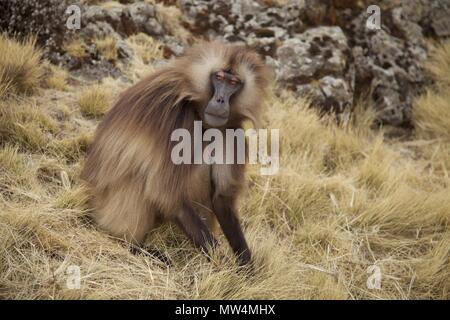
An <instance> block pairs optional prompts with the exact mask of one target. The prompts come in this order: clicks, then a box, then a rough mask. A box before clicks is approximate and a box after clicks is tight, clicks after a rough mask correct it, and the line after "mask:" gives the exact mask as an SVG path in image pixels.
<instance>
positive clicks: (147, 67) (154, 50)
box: [124, 33, 163, 81]
mask: <svg viewBox="0 0 450 320" xmlns="http://www.w3.org/2000/svg"><path fill="white" fill-rule="evenodd" d="M126 41H127V42H128V44H129V45H130V47H131V48H132V49H133V51H134V53H135V54H134V56H133V59H132V61H131V63H130V64H129V65H128V66H126V68H125V70H124V71H125V73H126V74H127V75H128V76H129V77H130V78H131V79H132V80H133V81H136V80H138V79H140V78H142V77H143V76H145V74H148V73H150V72H152V71H153V70H154V67H153V65H152V63H153V62H155V61H157V60H161V59H163V48H162V45H161V43H160V42H158V41H157V40H155V39H153V38H152V37H149V36H148V35H146V34H144V33H138V34H136V35H132V36H131V37H129V38H128V39H127V40H126Z"/></svg>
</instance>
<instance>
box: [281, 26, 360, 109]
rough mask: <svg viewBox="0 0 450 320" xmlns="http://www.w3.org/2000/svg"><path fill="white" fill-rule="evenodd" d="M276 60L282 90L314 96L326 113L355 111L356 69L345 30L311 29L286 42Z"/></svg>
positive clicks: (336, 28) (317, 103)
mask: <svg viewBox="0 0 450 320" xmlns="http://www.w3.org/2000/svg"><path fill="white" fill-rule="evenodd" d="M276 56H277V60H276V61H275V69H276V79H277V82H278V84H279V85H280V86H281V87H283V88H288V89H291V90H293V91H295V92H297V93H298V94H300V95H307V96H310V97H311V98H312V100H313V102H314V104H315V105H318V106H320V107H321V108H322V109H323V110H326V111H334V112H336V113H338V114H348V113H349V112H350V111H351V108H352V106H353V92H354V68H353V67H352V65H351V51H350V48H349V46H348V42H347V38H346V36H345V35H344V33H343V32H342V30H341V28H339V27H318V28H312V29H309V30H307V31H305V32H304V33H301V34H299V35H297V36H296V37H295V38H291V39H288V40H286V41H284V42H283V44H282V45H281V46H280V47H279V48H278V50H277V52H276Z"/></svg>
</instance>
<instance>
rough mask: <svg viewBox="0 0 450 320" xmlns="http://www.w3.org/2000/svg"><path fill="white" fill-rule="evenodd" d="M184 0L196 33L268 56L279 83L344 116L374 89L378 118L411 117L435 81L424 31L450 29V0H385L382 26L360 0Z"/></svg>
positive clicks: (398, 120)
mask: <svg viewBox="0 0 450 320" xmlns="http://www.w3.org/2000/svg"><path fill="white" fill-rule="evenodd" d="M179 3H180V8H181V9H182V10H183V12H184V13H185V17H186V23H187V24H188V25H189V26H190V29H191V30H192V31H193V32H195V33H201V34H203V35H205V36H206V37H208V38H223V39H225V40H228V41H240V42H244V43H246V44H248V45H250V46H253V47H255V48H256V49H257V50H258V51H259V52H260V53H262V54H264V55H266V56H267V60H268V62H269V63H270V64H271V65H273V66H274V68H275V73H276V79H277V81H278V84H279V86H280V87H283V88H288V89H291V90H293V91H295V92H296V93H297V94H299V95H307V96H310V97H311V98H312V99H313V101H314V102H315V105H317V106H318V107H320V108H321V109H322V110H325V111H330V110H332V111H334V112H336V113H337V114H339V115H340V116H339V117H340V118H343V119H345V118H347V116H346V114H347V113H348V112H350V111H351V109H352V106H354V102H355V100H357V98H358V97H359V96H361V95H369V97H370V98H371V99H372V100H373V102H374V106H375V107H376V108H377V111H378V114H379V119H378V120H379V121H380V122H382V123H387V124H391V125H395V126H408V125H409V124H410V114H411V105H412V99H413V97H414V96H416V95H417V94H419V93H420V92H421V90H422V88H423V87H424V85H425V84H426V83H427V82H428V81H429V79H428V78H427V76H426V73H425V72H424V70H423V62H424V60H425V59H426V57H427V49H426V41H425V37H426V36H428V37H435V38H440V37H448V36H449V35H450V20H449V19H448V16H449V15H450V1H449V0H444V1H441V0H399V1H396V2H392V1H380V2H379V6H380V8H381V23H382V25H381V28H380V29H379V30H371V29H369V28H367V26H366V22H367V19H368V18H369V15H368V14H367V13H366V9H367V8H366V7H364V6H361V2H360V1H352V0H345V1H329V0H291V1H288V3H287V4H285V5H279V6H273V7H270V8H268V7H266V6H264V5H262V4H261V3H262V2H258V1H253V0H249V1H243V0H232V1H221V0H219V1H212V2H210V1H205V0H180V1H179ZM342 113H343V115H341V114H342Z"/></svg>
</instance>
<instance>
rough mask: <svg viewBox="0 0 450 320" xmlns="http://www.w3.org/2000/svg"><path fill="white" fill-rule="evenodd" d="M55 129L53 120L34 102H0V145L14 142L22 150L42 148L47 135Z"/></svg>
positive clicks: (47, 138)
mask: <svg viewBox="0 0 450 320" xmlns="http://www.w3.org/2000/svg"><path fill="white" fill-rule="evenodd" d="M56 130H57V125H56V123H55V121H54V120H53V119H52V118H51V117H49V116H48V115H47V114H45V113H44V112H42V111H41V110H40V109H39V108H38V107H37V106H36V104H35V103H33V102H29V103H19V102H15V101H3V102H0V145H5V144H8V143H9V144H14V145H17V146H19V147H20V148H21V149H22V150H32V151H38V150H43V149H44V148H45V146H46V145H47V143H48V141H49V135H48V134H50V133H52V132H55V131H56Z"/></svg>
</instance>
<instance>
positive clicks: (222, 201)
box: [213, 195, 251, 266]
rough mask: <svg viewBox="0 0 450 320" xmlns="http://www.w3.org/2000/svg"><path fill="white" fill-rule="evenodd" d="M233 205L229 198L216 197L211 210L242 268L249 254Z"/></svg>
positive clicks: (246, 262)
mask: <svg viewBox="0 0 450 320" xmlns="http://www.w3.org/2000/svg"><path fill="white" fill-rule="evenodd" d="M233 203H234V201H233V199H232V198H231V197H227V196H223V195H216V196H215V197H214V199H213V209H214V213H215V215H216V217H217V220H218V221H219V224H220V227H221V228H222V231H223V233H224V234H225V237H226V238H227V240H228V242H229V243H230V246H231V248H232V249H233V251H234V253H235V254H236V256H237V258H238V263H239V265H241V266H243V265H246V264H248V263H249V262H250V260H251V253H250V249H249V248H248V245H247V242H246V241H245V237H244V233H243V232H242V228H241V224H240V222H239V219H238V216H237V214H236V211H235V210H234V208H233V207H232V205H233Z"/></svg>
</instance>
